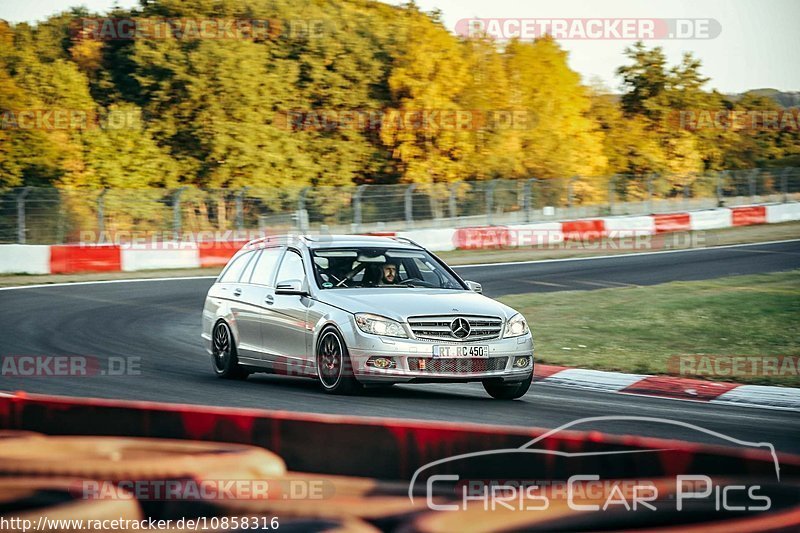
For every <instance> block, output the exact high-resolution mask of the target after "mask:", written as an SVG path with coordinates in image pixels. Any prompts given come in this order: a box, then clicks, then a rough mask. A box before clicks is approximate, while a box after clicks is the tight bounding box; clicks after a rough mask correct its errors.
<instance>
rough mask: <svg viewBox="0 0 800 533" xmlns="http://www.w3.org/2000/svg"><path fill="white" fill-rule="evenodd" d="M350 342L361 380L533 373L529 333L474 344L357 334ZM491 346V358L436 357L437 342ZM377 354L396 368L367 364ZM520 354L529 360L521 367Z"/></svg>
mask: <svg viewBox="0 0 800 533" xmlns="http://www.w3.org/2000/svg"><path fill="white" fill-rule="evenodd" d="M353 340H355V342H351V343H348V350H349V352H350V360H351V361H352V363H353V373H354V374H355V376H356V378H357V379H358V381H360V382H361V383H420V382H440V383H441V382H468V381H481V380H484V379H489V378H492V379H502V380H503V381H507V382H517V381H524V380H526V379H528V377H529V376H530V375H531V372H533V365H534V360H533V339H532V337H531V335H530V334H528V335H523V336H521V337H514V338H511V339H495V340H490V341H477V342H475V343H447V342H429V341H421V340H414V339H395V338H386V337H378V336H375V335H366V334H361V333H356V339H353ZM443 344H451V345H458V346H470V345H475V346H488V348H489V354H488V357H480V358H477V357H458V358H434V357H433V347H434V345H443ZM374 357H387V358H391V359H392V361H394V364H395V366H394V367H393V368H385V369H381V368H375V367H374V366H367V361H368V360H369V359H370V358H374ZM517 357H528V358H530V361H529V363H528V365H527V366H525V367H522V368H516V367H514V366H513V365H514V360H515V359H516V358H517Z"/></svg>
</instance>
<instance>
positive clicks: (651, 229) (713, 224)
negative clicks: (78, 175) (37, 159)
mask: <svg viewBox="0 0 800 533" xmlns="http://www.w3.org/2000/svg"><path fill="white" fill-rule="evenodd" d="M795 220H800V203H798V202H794V203H787V204H774V205H750V206H737V207H732V208H718V209H706V210H702V211H691V212H686V213H667V214H657V215H645V216H621V217H603V218H590V219H579V220H567V221H561V222H536V223H531V224H517V225H509V226H478V227H467V228H432V229H419V230H410V231H399V232H383V233H373V234H372V235H383V236H398V237H405V238H408V239H411V240H413V241H414V242H417V243H419V244H420V245H422V246H424V247H425V248H427V249H429V250H431V251H434V252H446V251H451V250H481V249H502V248H509V247H514V248H519V247H532V246H548V245H557V244H559V243H562V242H564V241H596V240H598V239H601V238H606V237H607V238H610V239H628V238H631V237H633V238H638V237H640V236H645V235H656V234H662V233H670V232H678V231H705V230H712V229H720V228H730V227H734V226H748V225H755V224H774V223H780V222H789V221H795ZM244 244H245V241H225V242H200V243H191V242H186V243H184V242H179V243H169V242H167V243H159V244H152V243H146V244H141V245H125V246H119V245H98V246H86V245H58V246H27V245H17V244H8V245H0V273H27V274H67V273H76V272H118V271H124V272H135V271H139V270H154V269H172V268H201V267H220V266H223V265H225V264H226V263H227V262H228V260H229V259H230V258H231V257H232V256H233V255H234V254H235V253H236V251H237V250H239V249H240V248H241V247H242V246H243V245H244Z"/></svg>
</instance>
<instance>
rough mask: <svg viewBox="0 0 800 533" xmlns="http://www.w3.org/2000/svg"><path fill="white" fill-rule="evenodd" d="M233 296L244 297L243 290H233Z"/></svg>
mask: <svg viewBox="0 0 800 533" xmlns="http://www.w3.org/2000/svg"><path fill="white" fill-rule="evenodd" d="M233 295H234V296H241V295H242V289H240V288H238V287H237V288H236V289H233Z"/></svg>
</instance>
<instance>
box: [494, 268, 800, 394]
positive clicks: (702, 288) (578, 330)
mask: <svg viewBox="0 0 800 533" xmlns="http://www.w3.org/2000/svg"><path fill="white" fill-rule="evenodd" d="M499 299H500V300H502V301H503V302H505V303H506V304H508V305H510V306H512V307H514V308H515V309H517V310H518V311H520V312H521V313H523V314H524V315H525V316H526V318H527V319H528V321H529V323H530V324H531V327H532V329H533V332H534V338H535V340H536V354H537V361H538V362H540V363H547V364H555V365H565V366H574V367H580V368H593V369H598V370H615V371H620V372H630V373H637V374H673V375H679V373H678V372H670V371H669V369H668V365H669V362H670V358H671V357H673V356H681V355H686V354H689V355H717V356H730V355H751V356H779V355H791V356H797V355H800V335H798V329H797V328H798V326H799V325H800V270H794V271H790V272H778V273H771V274H759V275H753V276H734V277H727V278H719V279H715V280H705V281H691V282H672V283H665V284H662V285H654V286H651V287H630V288H628V287H624V288H613V289H600V290H594V291H580V292H576V291H565V292H553V293H537V294H517V295H510V296H505V297H502V298H499ZM684 377H689V378H701V379H702V378H704V377H707V378H708V379H712V380H715V381H737V382H740V383H750V384H761V385H784V386H792V387H800V378H798V376H797V374H796V373H795V374H794V375H791V374H790V375H784V376H775V375H756V376H742V375H739V376H724V375H714V376H699V375H685V376H684Z"/></svg>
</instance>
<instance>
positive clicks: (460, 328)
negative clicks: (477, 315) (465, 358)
mask: <svg viewBox="0 0 800 533" xmlns="http://www.w3.org/2000/svg"><path fill="white" fill-rule="evenodd" d="M470 329H471V328H470V326H469V321H468V320H467V319H466V318H462V317H458V318H456V319H455V320H453V321H452V322H451V323H450V331H452V332H453V337H455V338H457V339H463V338H465V337H467V336H468V335H469V332H470Z"/></svg>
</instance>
